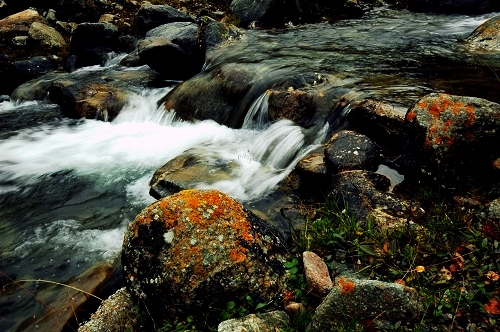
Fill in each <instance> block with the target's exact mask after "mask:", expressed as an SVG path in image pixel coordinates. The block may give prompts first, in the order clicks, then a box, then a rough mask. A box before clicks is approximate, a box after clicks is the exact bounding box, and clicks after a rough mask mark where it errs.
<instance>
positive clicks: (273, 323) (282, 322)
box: [217, 311, 291, 332]
mask: <svg viewBox="0 0 500 332" xmlns="http://www.w3.org/2000/svg"><path fill="white" fill-rule="evenodd" d="M290 326H291V322H290V318H288V316H287V314H286V313H285V312H284V311H273V312H267V313H264V314H260V315H255V314H251V315H248V316H245V317H241V318H234V319H229V320H226V321H223V322H222V323H220V324H219V326H218V328H217V331H218V332H235V331H241V332H243V331H259V332H275V331H281V330H282V329H284V330H286V329H287V328H290Z"/></svg>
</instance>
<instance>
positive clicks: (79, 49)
mask: <svg viewBox="0 0 500 332" xmlns="http://www.w3.org/2000/svg"><path fill="white" fill-rule="evenodd" d="M117 39H118V28H117V27H116V26H115V25H113V24H111V23H81V24H79V25H78V26H77V27H76V29H75V30H74V31H73V34H72V35H71V52H72V53H73V54H75V55H76V56H77V60H76V65H75V67H76V68H79V67H83V66H90V65H103V64H104V63H105V62H106V60H107V59H108V56H107V54H108V53H109V52H111V51H114V50H116V48H117Z"/></svg>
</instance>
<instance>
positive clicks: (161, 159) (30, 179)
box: [0, 9, 500, 332]
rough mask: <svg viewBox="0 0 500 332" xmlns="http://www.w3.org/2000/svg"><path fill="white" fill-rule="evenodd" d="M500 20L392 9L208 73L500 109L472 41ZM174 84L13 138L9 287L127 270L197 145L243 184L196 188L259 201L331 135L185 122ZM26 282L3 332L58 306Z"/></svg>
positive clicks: (4, 234) (8, 160)
mask: <svg viewBox="0 0 500 332" xmlns="http://www.w3.org/2000/svg"><path fill="white" fill-rule="evenodd" d="M494 15H495V14H494V13H493V14H488V15H481V16H465V15H437V14H416V13H409V12H406V11H392V10H388V9H379V10H374V11H372V12H369V13H367V14H366V16H365V17H364V18H361V19H355V20H345V21H338V22H333V23H320V24H313V25H304V26H297V27H293V26H290V27H287V28H285V29H277V30H271V31H266V30H250V31H248V32H247V33H246V35H245V37H244V38H243V39H242V40H241V41H240V42H237V43H234V44H233V45H232V46H231V47H229V48H227V49H224V51H223V52H221V53H220V54H215V55H214V57H213V58H212V59H211V61H209V62H208V63H207V64H206V68H207V69H208V68H214V67H215V66H218V65H220V64H223V63H258V64H260V65H261V66H262V68H265V69H266V70H268V71H269V73H272V74H276V73H281V72H286V73H294V72H307V71H312V72H320V73H333V74H338V75H340V76H341V77H342V79H343V80H345V81H346V82H348V86H349V88H351V89H353V90H354V91H356V92H358V93H359V94H360V95H361V96H363V97H366V98H367V97H369V98H373V99H377V100H381V101H385V102H387V103H390V104H392V105H394V106H395V107H396V108H397V109H400V110H401V111H402V112H404V111H406V109H408V108H409V107H411V106H412V105H413V104H414V103H415V102H416V101H417V100H418V99H419V98H420V97H422V96H423V95H425V94H427V93H430V92H434V91H442V92H446V93H450V94H458V95H467V96H476V97H482V98H486V99H489V100H491V101H495V102H500V94H498V91H499V90H500V80H499V78H498V76H497V75H498V74H499V73H500V71H499V69H500V57H499V56H498V55H493V54H487V53H478V52H471V51H469V50H467V48H466V46H465V45H464V44H463V43H462V42H461V39H463V38H465V37H466V36H467V35H468V34H469V33H470V32H472V31H473V30H474V29H475V28H476V27H477V26H478V25H479V24H481V23H482V22H484V21H485V20H486V19H488V18H489V17H492V16H494ZM112 65H113V66H117V65H116V63H115V62H113V64H112ZM85 70H94V71H95V72H96V75H98V74H99V72H100V69H99V68H92V69H85ZM170 89H171V88H150V89H141V90H140V89H136V90H135V91H133V92H131V94H130V95H129V102H128V104H127V106H126V107H125V108H124V109H123V110H122V111H121V113H120V115H119V116H118V117H117V118H116V119H115V120H114V121H113V122H111V123H110V122H102V121H95V120H68V119H63V120H60V121H54V122H50V123H45V124H40V125H37V126H34V127H30V128H25V129H18V130H15V131H13V132H11V133H9V135H8V136H2V138H1V139H0V235H1V241H0V273H1V275H0V280H1V281H2V284H4V285H5V284H10V281H9V278H11V279H13V280H21V279H47V280H52V281H57V282H61V283H65V282H68V280H71V279H72V278H75V277H77V276H79V275H81V274H82V273H83V272H84V271H86V270H87V269H89V268H91V267H92V266H95V265H96V264H99V263H102V262H109V263H110V264H113V263H114V262H116V260H117V258H118V257H119V253H120V249H121V244H122V240H123V234H124V232H125V229H126V227H127V224H128V223H129V222H130V221H131V220H133V219H134V217H135V215H136V214H137V213H138V212H139V211H140V210H141V209H143V208H144V207H146V206H147V205H148V204H150V203H152V202H154V199H153V198H152V197H150V196H149V194H148V191H149V186H148V183H149V180H150V179H151V176H152V174H153V173H154V171H155V170H156V169H157V168H159V167H161V166H162V165H163V164H165V163H166V162H167V161H169V160H171V159H172V158H174V157H176V156H178V155H180V154H181V153H182V152H183V151H185V150H187V149H190V148H196V149H197V150H199V151H206V153H207V154H217V155H218V158H220V159H223V160H227V161H229V162H234V163H237V164H238V165H239V170H238V172H237V174H236V175H235V176H234V178H233V179H231V180H225V181H220V182H217V183H212V184H210V185H207V184H203V183H200V184H198V185H197V186H198V187H199V188H207V187H210V188H215V189H219V190H221V191H224V192H226V193H227V194H229V195H230V196H232V197H234V198H236V199H237V200H239V201H240V202H242V203H244V204H246V205H251V204H253V202H256V201H258V200H261V199H263V198H265V197H266V196H267V195H269V194H270V193H272V191H273V188H275V187H276V185H277V184H278V183H279V182H280V181H281V180H283V179H284V178H285V177H286V176H287V175H288V173H289V172H290V171H291V170H292V169H293V167H294V166H295V164H296V163H297V162H298V160H300V158H301V157H303V156H304V155H305V154H307V152H309V151H311V150H312V149H314V148H316V147H318V146H319V145H320V144H321V143H323V140H324V136H325V132H323V131H321V130H318V131H317V132H315V133H310V132H308V131H306V130H304V129H303V128H300V127H299V126H297V125H295V124H293V123H292V122H291V121H287V120H282V121H279V122H276V123H273V124H267V125H264V126H262V125H261V124H256V125H252V123H246V124H245V126H244V128H242V129H231V128H228V127H225V126H222V125H219V124H217V123H215V122H213V121H202V122H195V123H187V122H182V121H179V120H177V119H176V117H175V113H173V112H169V113H167V112H165V110H163V109H161V108H160V109H158V108H157V101H158V100H159V99H161V98H162V97H163V96H164V95H165V94H166V93H167V92H168V91H169V90H170ZM201 93H202V92H201ZM257 97H258V96H256V97H255V98H254V99H255V100H254V102H255V103H256V105H257V103H258V102H259V99H258V98H257ZM260 101H261V100H260ZM19 106H23V107H31V108H33V109H36V108H37V107H46V106H42V105H41V104H39V103H34V102H31V103H27V104H24V105H15V104H13V103H11V102H8V101H6V102H2V103H0V113H4V112H12V111H13V110H15V108H16V107H19ZM264 106H265V105H264ZM261 107H263V106H261ZM263 150H265V151H267V152H266V153H263V152H262V151H263ZM264 155H265V157H264ZM214 167H217V165H214ZM21 285H24V286H25V287H26V288H22V287H20V286H19V285H15V284H10V285H8V286H5V287H4V289H3V292H0V331H6V332H8V331H23V330H31V329H33V326H31V325H30V324H27V323H26V321H29V320H30V319H32V317H33V316H40V315H43V314H44V310H46V308H45V307H44V306H42V305H41V304H40V302H39V301H38V300H37V298H36V296H37V292H38V290H39V288H40V287H43V286H42V285H41V283H33V282H31V283H21ZM0 291H2V289H0ZM54 294H55V293H54ZM55 296H58V295H57V294H55V295H54V297H55ZM45 300H46V301H49V302H50V300H51V299H45ZM23 322H24V323H23Z"/></svg>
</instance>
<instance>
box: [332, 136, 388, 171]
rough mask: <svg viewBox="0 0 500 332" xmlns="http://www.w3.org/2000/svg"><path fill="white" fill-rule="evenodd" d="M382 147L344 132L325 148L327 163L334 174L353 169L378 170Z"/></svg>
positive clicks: (363, 137)
mask: <svg viewBox="0 0 500 332" xmlns="http://www.w3.org/2000/svg"><path fill="white" fill-rule="evenodd" d="M380 154H381V150H380V147H379V146H378V145H377V144H375V143H374V142H372V141H371V140H370V139H369V138H368V137H366V136H364V135H361V134H358V133H356V132H354V131H350V130H344V131H341V132H340V133H338V134H335V135H334V136H333V137H332V138H331V139H330V141H329V142H328V143H327V144H326V147H325V163H326V165H327V167H328V168H329V170H330V172H331V173H332V174H337V173H339V172H342V171H349V170H353V169H365V170H372V171H374V170H376V169H377V166H378V165H379V164H380V160H381V158H380Z"/></svg>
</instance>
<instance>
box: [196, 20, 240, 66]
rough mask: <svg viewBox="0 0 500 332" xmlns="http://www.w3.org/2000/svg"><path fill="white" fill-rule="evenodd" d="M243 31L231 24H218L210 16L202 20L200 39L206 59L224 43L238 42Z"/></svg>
mask: <svg viewBox="0 0 500 332" xmlns="http://www.w3.org/2000/svg"><path fill="white" fill-rule="evenodd" d="M243 34H244V32H243V30H241V29H239V28H237V27H235V26H234V25H232V24H229V23H223V22H218V21H216V20H214V19H212V18H210V17H208V16H204V17H202V18H201V26H200V30H199V32H198V39H199V40H201V45H200V46H201V51H202V52H203V54H205V57H207V56H208V55H210V53H211V52H212V51H213V50H215V49H217V48H218V47H219V46H221V45H222V44H224V43H229V42H232V41H235V40H238V39H239V38H241V37H242V36H243Z"/></svg>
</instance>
